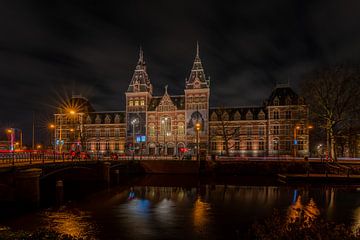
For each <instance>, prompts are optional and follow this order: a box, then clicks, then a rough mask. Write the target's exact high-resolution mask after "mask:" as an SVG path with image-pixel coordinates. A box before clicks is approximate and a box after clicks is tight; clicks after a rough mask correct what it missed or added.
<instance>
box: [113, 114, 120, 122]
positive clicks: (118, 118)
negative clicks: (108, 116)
mask: <svg viewBox="0 0 360 240" xmlns="http://www.w3.org/2000/svg"><path fill="white" fill-rule="evenodd" d="M114 122H115V123H120V116H119V115H118V114H116V116H115V119H114Z"/></svg>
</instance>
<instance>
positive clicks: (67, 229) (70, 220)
mask: <svg viewBox="0 0 360 240" xmlns="http://www.w3.org/2000/svg"><path fill="white" fill-rule="evenodd" d="M41 216H42V218H43V222H44V224H45V227H46V228H48V229H51V230H54V231H56V232H58V233H60V234H63V235H69V236H71V237H76V238H84V239H96V237H95V236H96V234H97V230H96V227H95V224H94V223H93V222H92V220H91V215H90V214H89V213H88V212H84V211H80V210H77V209H66V208H63V209H60V210H58V211H45V212H43V213H42V214H41Z"/></svg>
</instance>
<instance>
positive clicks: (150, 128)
mask: <svg viewBox="0 0 360 240" xmlns="http://www.w3.org/2000/svg"><path fill="white" fill-rule="evenodd" d="M149 135H150V136H155V125H154V124H153V123H151V124H149Z"/></svg>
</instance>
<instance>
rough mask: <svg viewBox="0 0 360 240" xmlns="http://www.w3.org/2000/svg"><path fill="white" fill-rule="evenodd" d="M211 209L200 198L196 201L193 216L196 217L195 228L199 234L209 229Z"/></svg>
mask: <svg viewBox="0 0 360 240" xmlns="http://www.w3.org/2000/svg"><path fill="white" fill-rule="evenodd" d="M210 209H211V207H210V204H209V203H206V202H204V201H203V200H201V198H200V196H198V198H197V199H196V201H195V204H194V208H193V216H194V227H195V230H196V231H197V232H203V231H205V230H206V228H207V224H208V223H209V220H210V219H209V214H208V212H209V211H210Z"/></svg>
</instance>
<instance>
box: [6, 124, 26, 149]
mask: <svg viewBox="0 0 360 240" xmlns="http://www.w3.org/2000/svg"><path fill="white" fill-rule="evenodd" d="M16 131H18V133H19V135H18V136H19V140H20V142H18V143H17V144H16V146H17V148H19V149H22V144H23V136H22V130H21V129H19V128H8V129H6V133H7V134H9V135H10V149H11V150H14V149H15V146H14V142H15V140H16Z"/></svg>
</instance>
